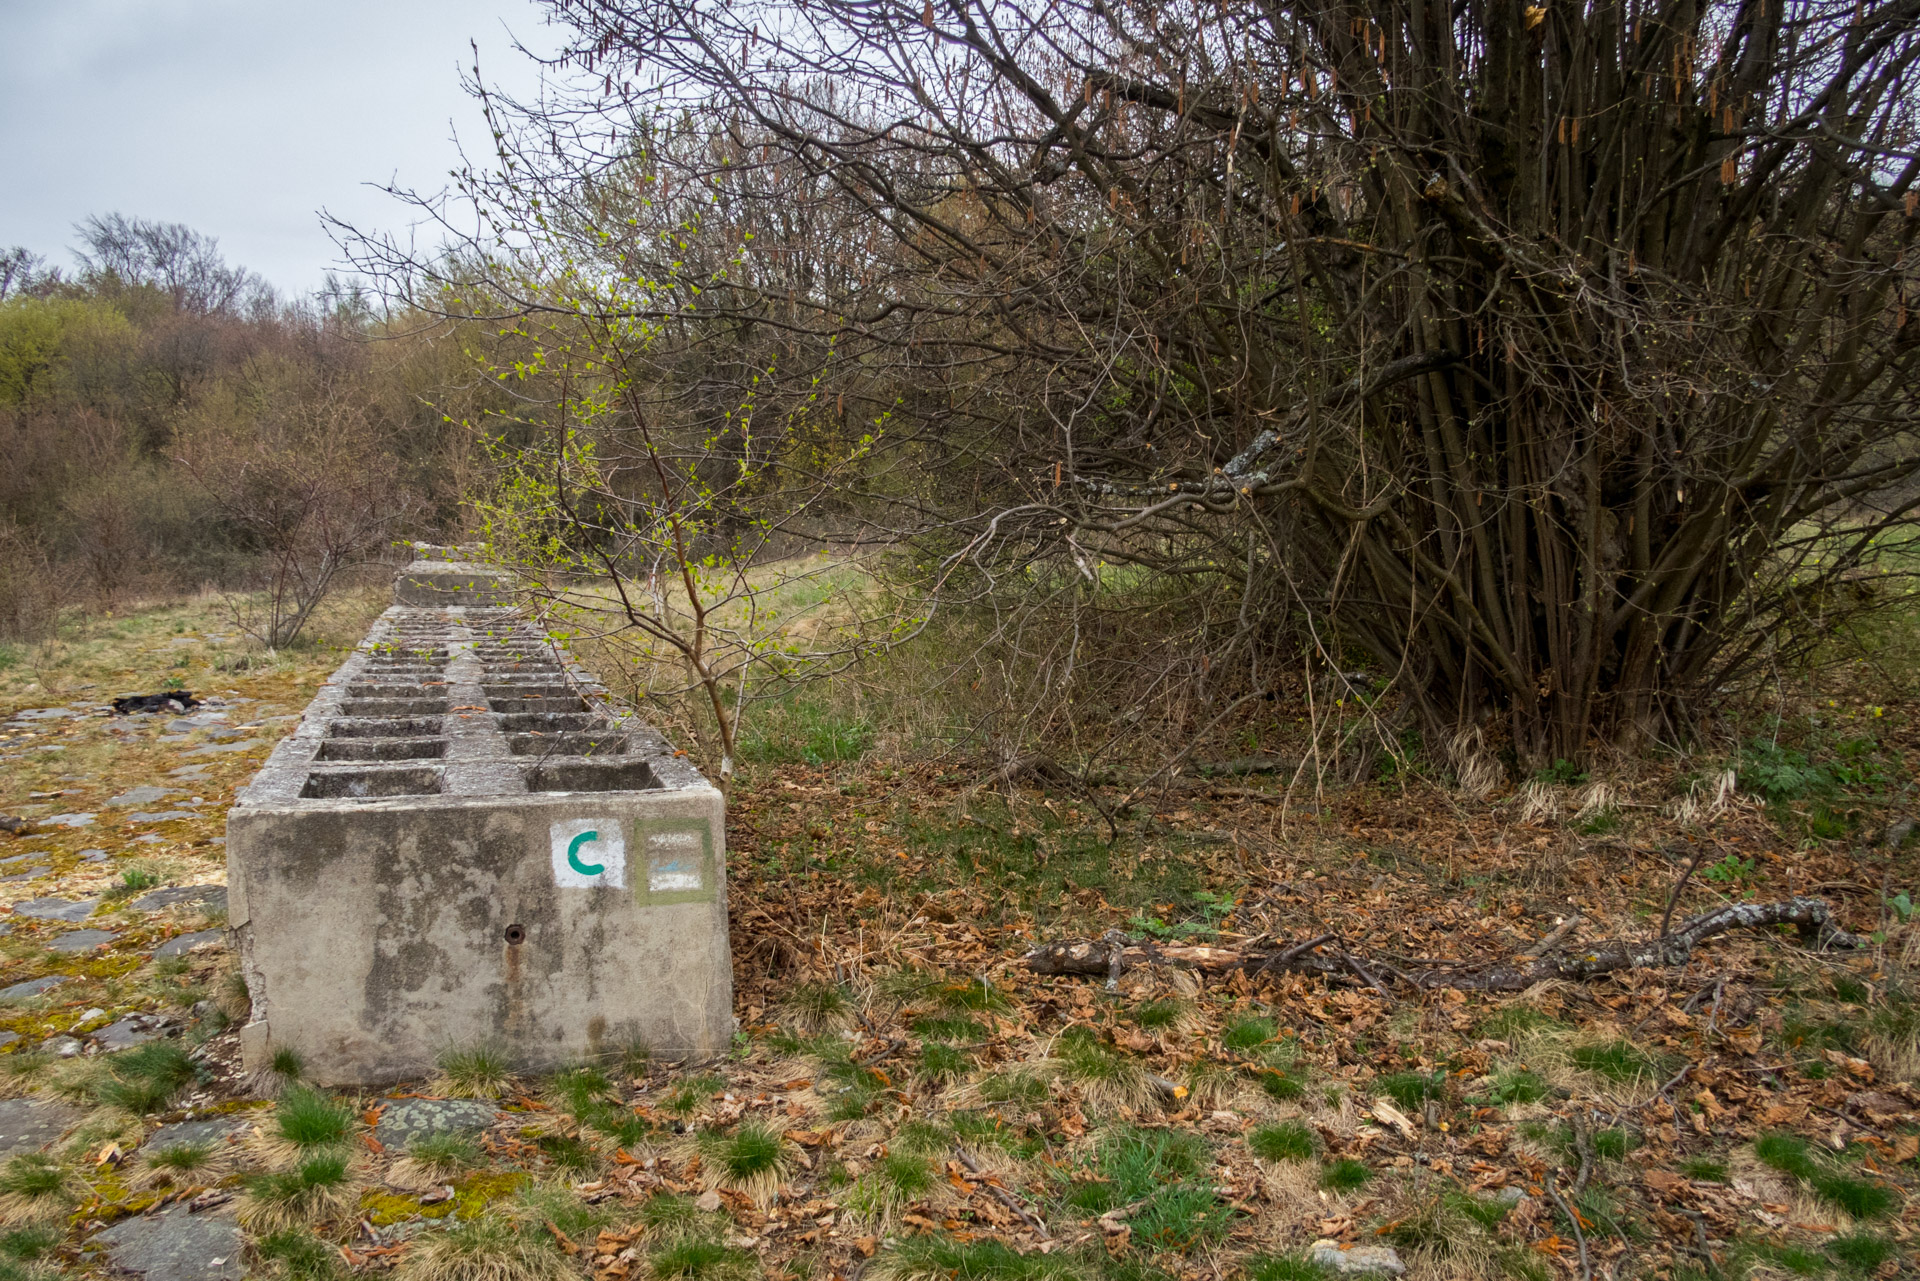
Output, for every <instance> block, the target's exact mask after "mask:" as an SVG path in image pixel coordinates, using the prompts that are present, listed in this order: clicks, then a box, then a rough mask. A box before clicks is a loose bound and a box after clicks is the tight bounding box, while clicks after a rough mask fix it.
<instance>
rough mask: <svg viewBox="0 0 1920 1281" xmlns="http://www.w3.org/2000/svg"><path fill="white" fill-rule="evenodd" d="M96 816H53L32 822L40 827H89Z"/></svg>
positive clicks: (97, 816)
mask: <svg viewBox="0 0 1920 1281" xmlns="http://www.w3.org/2000/svg"><path fill="white" fill-rule="evenodd" d="M99 817H100V816H99V815H98V814H55V815H54V816H53V817H52V818H37V819H35V820H33V821H34V822H36V823H38V824H39V825H40V826H41V827H91V826H93V820H94V819H96V818H99Z"/></svg>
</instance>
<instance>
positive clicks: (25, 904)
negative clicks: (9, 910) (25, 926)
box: [13, 898, 100, 921]
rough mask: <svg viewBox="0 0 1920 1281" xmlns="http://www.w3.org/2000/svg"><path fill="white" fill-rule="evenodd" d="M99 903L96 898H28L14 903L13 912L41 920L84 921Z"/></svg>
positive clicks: (16, 914)
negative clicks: (77, 899)
mask: <svg viewBox="0 0 1920 1281" xmlns="http://www.w3.org/2000/svg"><path fill="white" fill-rule="evenodd" d="M99 905H100V900H99V899H97V898H83V899H80V900H79V901H77V902H76V901H74V900H72V899H64V898H30V899H23V900H22V901H20V902H18V903H15V904H14V905H13V914H14V915H15V916H31V917H34V918H36V919H38V920H42V921H84V920H86V919H87V917H88V916H90V915H91V914H92V913H93V909H94V908H96V907H98V906H99Z"/></svg>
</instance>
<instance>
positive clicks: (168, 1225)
mask: <svg viewBox="0 0 1920 1281" xmlns="http://www.w3.org/2000/svg"><path fill="white" fill-rule="evenodd" d="M93 1243H94V1244H96V1245H100V1246H104V1247H105V1248H106V1251H107V1258H108V1259H109V1260H110V1261H111V1262H112V1264H113V1266H114V1267H115V1268H117V1269H119V1270H120V1271H122V1272H131V1273H133V1274H134V1275H135V1276H138V1277H142V1278H144V1281H214V1279H215V1278H225V1277H242V1276H245V1275H246V1264H245V1262H244V1260H242V1259H241V1257H240V1255H241V1238H240V1226H239V1224H237V1223H236V1222H235V1221H234V1220H233V1218H232V1216H230V1215H227V1214H221V1213H218V1212H215V1213H210V1214H194V1213H192V1212H190V1211H189V1210H188V1209H187V1207H186V1206H184V1205H175V1206H174V1207H173V1208H171V1209H168V1210H163V1211H161V1212H160V1213H159V1214H143V1215H139V1216H138V1217H135V1218H131V1219H122V1220H121V1221H120V1222H119V1223H116V1224H114V1225H113V1226H112V1227H110V1228H108V1229H107V1230H106V1231H104V1232H101V1233H99V1234H97V1235H96V1236H95V1237H94V1238H93Z"/></svg>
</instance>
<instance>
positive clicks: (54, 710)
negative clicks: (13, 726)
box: [13, 707, 86, 721]
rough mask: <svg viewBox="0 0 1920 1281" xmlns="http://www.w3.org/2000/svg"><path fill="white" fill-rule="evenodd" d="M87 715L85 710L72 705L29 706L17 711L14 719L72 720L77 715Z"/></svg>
mask: <svg viewBox="0 0 1920 1281" xmlns="http://www.w3.org/2000/svg"><path fill="white" fill-rule="evenodd" d="M85 715H86V713H85V712H82V711H76V710H75V709H73V708H71V707H29V708H28V709H27V710H26V711H24V712H15V713H14V714H13V719H14V720H16V721H60V720H72V719H73V718H74V717H76V716H85Z"/></svg>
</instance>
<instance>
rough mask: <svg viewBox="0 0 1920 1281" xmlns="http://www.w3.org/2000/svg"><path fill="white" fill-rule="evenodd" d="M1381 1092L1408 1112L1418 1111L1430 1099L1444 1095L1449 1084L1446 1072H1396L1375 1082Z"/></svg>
mask: <svg viewBox="0 0 1920 1281" xmlns="http://www.w3.org/2000/svg"><path fill="white" fill-rule="evenodd" d="M1374 1084H1375V1087H1376V1088H1377V1089H1378V1090H1379V1091H1380V1093H1382V1094H1384V1095H1386V1096H1387V1097H1388V1098H1390V1099H1392V1100H1393V1101H1394V1102H1395V1103H1397V1104H1399V1105H1400V1106H1401V1107H1402V1108H1404V1109H1406V1110H1407V1111H1408V1112H1418V1111H1420V1110H1421V1109H1422V1108H1423V1107H1425V1106H1426V1103H1427V1100H1428V1099H1438V1098H1440V1097H1442V1095H1443V1094H1444V1092H1445V1090H1446V1086H1447V1074H1446V1073H1445V1072H1394V1073H1390V1074H1389V1075H1387V1076H1383V1077H1381V1078H1380V1079H1379V1080H1378V1081H1377V1082H1375V1083H1374Z"/></svg>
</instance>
